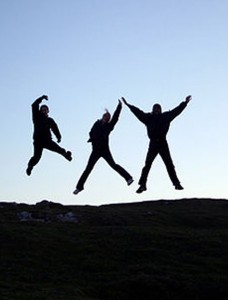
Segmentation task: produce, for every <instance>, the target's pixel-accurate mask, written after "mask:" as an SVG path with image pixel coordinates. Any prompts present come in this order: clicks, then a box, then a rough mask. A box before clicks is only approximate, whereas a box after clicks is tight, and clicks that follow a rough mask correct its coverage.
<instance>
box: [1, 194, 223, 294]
mask: <svg viewBox="0 0 228 300" xmlns="http://www.w3.org/2000/svg"><path fill="white" fill-rule="evenodd" d="M0 226H1V228H0V229H1V230H0V243H1V244H0V259H1V261H0V299H1V300H60V299H64V300H82V299H83V300H141V299H142V300H144V299H145V300H162V299H164V300H168V299H169V300H171V299H172V300H174V299H175V300H178V299H181V300H183V299H184V300H190V299H191V300H203V299H205V300H210V299H211V300H214V299H218V300H227V299H228V201H227V200H223V199H221V200H219V199H218V200H213V199H182V200H173V201H171V200H169V201H167V200H161V201H147V202H141V203H130V204H129V203H128V204H113V205H102V206H99V207H95V206H76V205H75V206H63V205H61V204H57V203H53V202H49V201H42V202H40V203H37V204H36V205H26V204H16V203H5V202H1V203H0Z"/></svg>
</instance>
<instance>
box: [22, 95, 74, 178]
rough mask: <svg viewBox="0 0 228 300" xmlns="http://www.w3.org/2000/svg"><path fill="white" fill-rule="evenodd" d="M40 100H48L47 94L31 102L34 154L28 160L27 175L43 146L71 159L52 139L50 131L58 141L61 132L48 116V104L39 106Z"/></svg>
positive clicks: (38, 158)
mask: <svg viewBox="0 0 228 300" xmlns="http://www.w3.org/2000/svg"><path fill="white" fill-rule="evenodd" d="M42 100H48V96H46V95H43V96H41V97H39V98H38V99H36V100H35V101H34V102H33V104H32V120H33V124H34V133H33V140H34V142H33V145H34V154H33V156H32V157H31V159H30V160H29V162H28V167H27V169H26V173H27V175H28V176H30V175H31V172H32V169H33V167H34V166H35V165H36V164H37V163H38V162H39V160H40V158H41V156H42V152H43V149H44V148H46V149H48V150H50V151H53V152H57V153H59V154H61V155H62V156H64V157H65V158H66V159H67V160H69V161H71V160H72V156H71V152H70V151H66V150H65V149H63V148H61V147H60V146H59V145H58V144H57V143H55V142H54V141H53V140H52V136H51V131H52V132H53V133H54V135H55V136H56V138H57V142H58V143H60V142H61V134H60V131H59V129H58V126H57V124H56V123H55V121H54V120H53V119H52V118H50V117H49V116H48V113H49V108H48V106H47V105H41V106H39V105H40V103H41V102H42Z"/></svg>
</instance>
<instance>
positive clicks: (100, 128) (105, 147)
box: [73, 100, 133, 195]
mask: <svg viewBox="0 0 228 300" xmlns="http://www.w3.org/2000/svg"><path fill="white" fill-rule="evenodd" d="M121 109H122V103H121V101H120V100H119V104H118V105H117V108H116V110H115V112H114V114H113V116H112V118H111V115H110V113H109V112H108V111H106V113H104V114H103V116H102V119H100V120H97V121H96V122H95V123H94V125H93V127H92V129H91V131H90V133H89V135H90V138H89V140H88V142H91V143H92V153H91V155H90V157H89V161H88V164H87V166H86V168H85V170H84V172H83V173H82V175H81V177H80V179H79V181H78V183H77V185H76V190H75V191H74V192H73V193H74V194H75V195H76V194H78V193H79V192H81V191H82V190H83V189H84V184H85V182H86V180H87V178H88V176H89V174H90V173H91V171H92V169H93V167H94V165H95V164H96V162H97V161H98V159H99V158H101V157H103V158H104V159H105V160H106V162H107V163H108V164H109V165H110V167H111V168H113V169H114V170H115V171H116V172H118V173H119V174H120V175H121V176H122V177H123V178H124V179H125V180H126V182H127V184H128V185H130V184H131V183H132V182H133V178H132V176H131V175H130V174H129V173H128V172H127V171H126V170H125V169H124V168H122V167H121V166H120V165H118V164H116V163H115V161H114V159H113V157H112V154H111V152H110V149H109V134H110V132H111V131H112V130H113V128H114V126H115V125H116V123H117V121H118V118H119V115H120V111H121Z"/></svg>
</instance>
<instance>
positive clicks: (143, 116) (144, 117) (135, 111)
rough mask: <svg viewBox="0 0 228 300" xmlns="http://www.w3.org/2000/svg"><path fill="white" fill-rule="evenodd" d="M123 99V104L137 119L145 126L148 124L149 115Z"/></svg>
mask: <svg viewBox="0 0 228 300" xmlns="http://www.w3.org/2000/svg"><path fill="white" fill-rule="evenodd" d="M121 99H122V101H123V103H124V104H125V105H126V106H128V107H129V108H130V110H131V112H132V113H133V114H134V115H135V116H136V118H138V119H139V121H141V122H142V123H144V124H146V123H147V119H148V113H145V112H143V111H142V110H141V109H139V108H138V107H136V106H134V105H131V104H129V103H128V102H127V100H126V99H125V98H124V97H122V98H121Z"/></svg>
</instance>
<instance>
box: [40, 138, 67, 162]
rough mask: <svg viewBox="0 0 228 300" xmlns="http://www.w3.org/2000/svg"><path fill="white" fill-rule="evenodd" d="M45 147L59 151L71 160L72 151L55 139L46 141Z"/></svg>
mask: <svg viewBox="0 0 228 300" xmlns="http://www.w3.org/2000/svg"><path fill="white" fill-rule="evenodd" d="M44 148H46V149H48V150H50V151H53V152H56V153H59V154H61V155H62V156H64V157H65V158H66V159H67V160H69V161H71V160H72V157H71V152H70V151H66V150H65V149H64V148H61V147H60V146H59V145H58V144H57V143H55V142H54V141H48V142H46V143H45V145H44Z"/></svg>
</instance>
